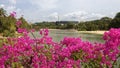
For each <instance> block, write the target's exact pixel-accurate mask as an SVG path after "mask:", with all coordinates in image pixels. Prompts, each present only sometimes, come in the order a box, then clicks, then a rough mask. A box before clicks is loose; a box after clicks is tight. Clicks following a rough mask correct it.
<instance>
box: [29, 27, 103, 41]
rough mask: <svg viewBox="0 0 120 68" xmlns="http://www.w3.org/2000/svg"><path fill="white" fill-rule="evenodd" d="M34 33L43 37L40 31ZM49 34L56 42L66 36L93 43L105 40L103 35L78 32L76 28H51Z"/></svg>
mask: <svg viewBox="0 0 120 68" xmlns="http://www.w3.org/2000/svg"><path fill="white" fill-rule="evenodd" d="M34 35H35V37H37V38H39V37H41V36H40V34H39V32H34ZM30 36H31V37H32V35H31V34H30ZM49 36H51V37H52V38H53V41H55V42H60V40H63V38H64V37H79V38H81V39H82V40H84V41H90V42H92V43H94V42H100V43H103V42H104V40H103V39H102V35H99V34H90V33H82V32H78V31H76V30H59V29H53V30H49Z"/></svg>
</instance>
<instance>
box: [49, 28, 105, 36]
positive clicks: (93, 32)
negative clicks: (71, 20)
mask: <svg viewBox="0 0 120 68" xmlns="http://www.w3.org/2000/svg"><path fill="white" fill-rule="evenodd" d="M48 30H70V31H76V32H79V33H90V34H101V35H102V34H104V32H106V31H105V30H103V31H101V30H100V31H99V30H98V31H77V30H75V29H48Z"/></svg>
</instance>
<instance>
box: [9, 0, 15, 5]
mask: <svg viewBox="0 0 120 68" xmlns="http://www.w3.org/2000/svg"><path fill="white" fill-rule="evenodd" d="M9 2H10V3H11V4H14V5H15V4H16V3H17V1H16V0H9Z"/></svg>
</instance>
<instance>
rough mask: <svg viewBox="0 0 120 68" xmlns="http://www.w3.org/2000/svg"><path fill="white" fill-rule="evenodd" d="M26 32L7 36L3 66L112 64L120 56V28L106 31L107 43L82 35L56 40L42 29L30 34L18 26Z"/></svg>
mask: <svg viewBox="0 0 120 68" xmlns="http://www.w3.org/2000/svg"><path fill="white" fill-rule="evenodd" d="M20 24H21V22H20V21H18V22H17V23H16V25H17V27H18V33H21V34H22V35H23V36H21V37H18V38H8V39H7V40H8V42H7V43H4V44H3V46H2V47H1V48H0V68H22V67H23V68H113V67H114V65H115V64H116V62H117V59H118V58H119V56H120V49H119V48H120V29H110V30H109V31H108V32H105V33H104V36H103V39H104V40H105V43H94V44H93V43H90V42H88V41H82V40H81V39H80V38H70V37H65V38H64V39H63V40H61V41H60V43H56V42H54V41H53V40H52V38H51V37H50V36H49V35H48V32H49V31H48V29H41V30H40V32H39V33H40V34H41V35H42V38H30V37H29V36H28V34H29V33H31V32H34V30H31V31H27V30H26V29H22V28H19V26H20Z"/></svg>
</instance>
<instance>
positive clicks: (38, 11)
mask: <svg viewBox="0 0 120 68" xmlns="http://www.w3.org/2000/svg"><path fill="white" fill-rule="evenodd" d="M0 8H4V9H5V10H6V11H7V13H11V12H12V11H16V12H17V17H20V16H24V18H25V19H26V20H27V21H29V22H39V21H58V20H62V21H88V20H95V19H100V18H102V17H105V16H107V17H111V18H113V17H114V16H115V14H116V13H118V12H120V0H0Z"/></svg>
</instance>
